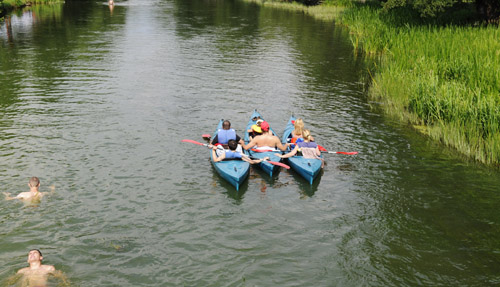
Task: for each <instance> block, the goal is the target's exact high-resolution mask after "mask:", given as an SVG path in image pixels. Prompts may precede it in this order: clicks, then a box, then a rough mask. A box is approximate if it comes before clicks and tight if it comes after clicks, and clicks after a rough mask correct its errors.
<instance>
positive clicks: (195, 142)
mask: <svg viewBox="0 0 500 287" xmlns="http://www.w3.org/2000/svg"><path fill="white" fill-rule="evenodd" d="M182 142H185V143H194V144H197V145H202V146H208V144H204V143H200V142H197V141H194V140H188V139H185V140H182ZM252 159H258V158H252ZM267 162H269V163H270V164H274V165H279V166H281V167H284V168H286V169H290V167H289V166H288V165H286V164H284V163H281V162H276V161H269V160H268V161H267Z"/></svg>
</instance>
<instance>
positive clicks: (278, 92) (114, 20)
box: [0, 0, 500, 286]
mask: <svg viewBox="0 0 500 287" xmlns="http://www.w3.org/2000/svg"><path fill="white" fill-rule="evenodd" d="M366 70H367V67H366V65H365V63H364V61H363V59H362V58H361V57H356V56H355V55H354V52H353V49H352V46H351V43H350V41H349V38H348V31H347V30H345V29H344V28H341V27H337V26H335V25H333V24H332V23H326V22H321V21H317V20H314V19H311V18H309V17H307V16H305V15H303V14H301V13H294V12H289V11H282V10H276V9H271V8H263V7H259V6H256V5H253V4H248V3H244V2H240V1H201V0H193V1H186V0H163V1H160V0H157V1H153V0H141V1H139V0H129V1H124V2H118V3H117V4H116V5H115V7H114V8H113V9H110V8H109V7H108V6H107V5H106V3H103V2H89V3H85V2H77V3H72V2H68V3H66V4H64V5H46V6H35V7H33V8H31V9H30V10H25V11H24V12H17V13H15V14H12V15H10V16H8V17H7V18H6V20H5V21H3V22H2V23H1V24H0V143H1V144H0V183H1V185H0V188H1V190H0V191H2V192H10V193H12V194H17V193H19V192H22V191H28V186H27V182H28V179H29V178H30V177H31V176H38V177H39V178H40V179H41V191H49V186H50V185H55V187H56V188H55V193H54V194H52V195H49V196H47V197H45V198H43V200H42V201H41V202H40V203H30V204H23V203H22V202H16V201H6V200H3V199H2V200H1V201H0V284H4V285H7V283H5V282H7V281H6V280H7V279H6V278H8V277H10V276H12V275H14V274H15V272H16V270H18V269H19V268H22V267H26V266H27V263H26V258H27V253H28V250H29V249H31V248H39V249H40V250H41V251H42V252H43V255H44V262H45V263H46V264H52V265H55V267H56V268H57V269H59V270H61V271H63V272H64V274H66V276H67V277H68V279H69V281H70V282H71V283H72V285H73V286H417V285H419V286H436V285H437V286H457V285H460V286H488V285H498V284H500V225H499V224H500V213H499V206H500V193H499V187H500V173H499V171H498V170H496V169H491V168H487V167H484V166H481V165H478V164H475V163H473V162H469V161H467V160H465V159H463V158H461V157H459V156H458V155H456V152H454V151H453V150H449V149H447V148H445V147H443V146H441V145H439V144H437V143H433V142H431V141H429V140H428V139H426V138H424V137H422V136H420V135H418V134H417V133H416V132H415V131H413V130H412V129H410V128H408V127H407V126H406V125H403V124H400V123H397V122H395V121H393V120H391V119H388V118H386V117H384V116H383V115H382V114H380V113H379V112H378V111H377V109H376V106H377V103H372V102H370V101H369V100H368V99H367V97H366V93H365V92H364V90H363V86H364V82H365V81H366V80H365V79H367V78H368V77H369V76H367V75H366V74H367V73H366ZM374 107H375V108H374ZM255 108H256V109H258V111H259V112H260V113H261V114H262V115H263V116H264V117H265V118H266V120H267V121H268V122H269V123H270V124H271V126H272V127H273V129H274V130H275V131H282V130H283V129H284V127H285V124H286V122H287V120H288V118H289V116H290V115H291V114H294V115H295V116H297V117H302V118H304V120H305V123H306V126H307V127H308V128H309V129H310V130H311V132H312V134H313V135H314V137H315V138H316V141H317V142H319V143H320V144H321V145H323V146H325V147H326V148H328V149H330V150H334V151H335V150H338V151H358V152H359V154H358V155H356V156H345V155H344V156H343V155H335V154H326V155H325V157H326V159H327V165H326V167H325V169H324V172H323V173H322V174H321V175H320V178H319V179H318V180H316V181H315V182H314V184H313V185H312V186H309V184H308V183H307V182H306V181H305V180H303V179H302V178H300V177H299V176H298V175H296V174H295V173H294V172H293V171H286V170H282V171H281V172H280V173H279V174H278V175H277V176H276V177H273V178H269V177H267V176H266V175H265V174H264V173H262V172H261V171H259V170H257V169H253V170H252V171H251V174H250V177H249V179H248V180H247V181H246V182H245V184H244V185H243V186H242V188H241V190H240V191H239V192H236V191H235V190H234V188H233V187H232V186H230V185H229V184H228V183H226V182H224V180H222V179H221V178H220V177H219V176H218V175H217V173H216V172H215V170H214V168H213V167H212V166H211V164H210V161H209V157H208V151H207V150H206V149H205V148H204V147H201V146H197V145H192V144H189V143H181V140H182V139H193V140H198V141H202V139H201V135H202V134H205V133H212V132H213V131H214V129H215V126H216V124H217V122H218V120H219V119H221V118H224V119H229V120H230V121H231V122H232V124H233V127H234V128H235V129H236V130H237V131H238V132H239V133H240V134H242V133H243V128H244V127H245V126H246V123H247V121H248V118H249V117H250V115H251V112H252V111H253V109H255ZM1 282H4V283H1ZM56 283H57V280H54V279H51V280H49V285H50V286H55V284H56ZM2 286H3V285H2Z"/></svg>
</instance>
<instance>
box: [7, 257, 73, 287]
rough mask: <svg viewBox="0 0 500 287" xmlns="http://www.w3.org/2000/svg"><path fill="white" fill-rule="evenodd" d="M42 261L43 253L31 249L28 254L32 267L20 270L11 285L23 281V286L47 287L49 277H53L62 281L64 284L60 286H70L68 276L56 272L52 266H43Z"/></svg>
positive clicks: (12, 279) (11, 279) (11, 280)
mask: <svg viewBox="0 0 500 287" xmlns="http://www.w3.org/2000/svg"><path fill="white" fill-rule="evenodd" d="M42 260H43V256H42V252H40V250H38V249H31V250H30V251H29V252H28V264H29V265H30V266H29V267H25V268H21V269H19V270H18V271H17V274H16V275H15V276H13V277H11V278H10V280H9V283H14V282H16V281H17V280H19V279H21V283H22V284H21V286H37V287H43V286H47V280H48V277H49V275H51V276H53V277H54V278H56V279H59V280H60V282H61V283H62V284H60V285H62V286H70V285H69V282H68V280H67V278H66V276H65V275H64V274H63V273H62V272H61V271H58V270H56V268H55V267H54V266H52V265H43V264H42ZM60 285H58V286H60ZM16 286H17V285H16Z"/></svg>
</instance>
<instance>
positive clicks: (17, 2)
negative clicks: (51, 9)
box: [0, 0, 64, 9]
mask: <svg viewBox="0 0 500 287" xmlns="http://www.w3.org/2000/svg"><path fill="white" fill-rule="evenodd" d="M60 2H64V0H3V1H2V2H0V3H1V4H3V7H4V8H6V9H13V8H19V7H23V6H25V5H26V4H27V3H31V4H48V3H60Z"/></svg>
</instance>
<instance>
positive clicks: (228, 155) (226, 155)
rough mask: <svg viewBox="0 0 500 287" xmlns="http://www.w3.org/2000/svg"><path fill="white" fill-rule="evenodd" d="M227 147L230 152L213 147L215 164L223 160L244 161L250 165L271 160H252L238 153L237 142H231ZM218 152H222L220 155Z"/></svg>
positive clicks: (266, 158)
mask: <svg viewBox="0 0 500 287" xmlns="http://www.w3.org/2000/svg"><path fill="white" fill-rule="evenodd" d="M227 145H228V146H229V150H224V149H218V148H217V146H213V147H212V157H213V159H214V162H219V161H223V160H243V161H246V162H248V163H250V164H256V163H260V162H263V161H264V160H268V159H269V157H265V158H263V159H251V158H249V157H248V156H247V155H246V154H243V153H241V152H238V151H236V148H237V147H238V143H237V142H236V141H235V140H229V142H228V143H227ZM217 151H221V152H219V155H218V154H217Z"/></svg>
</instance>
